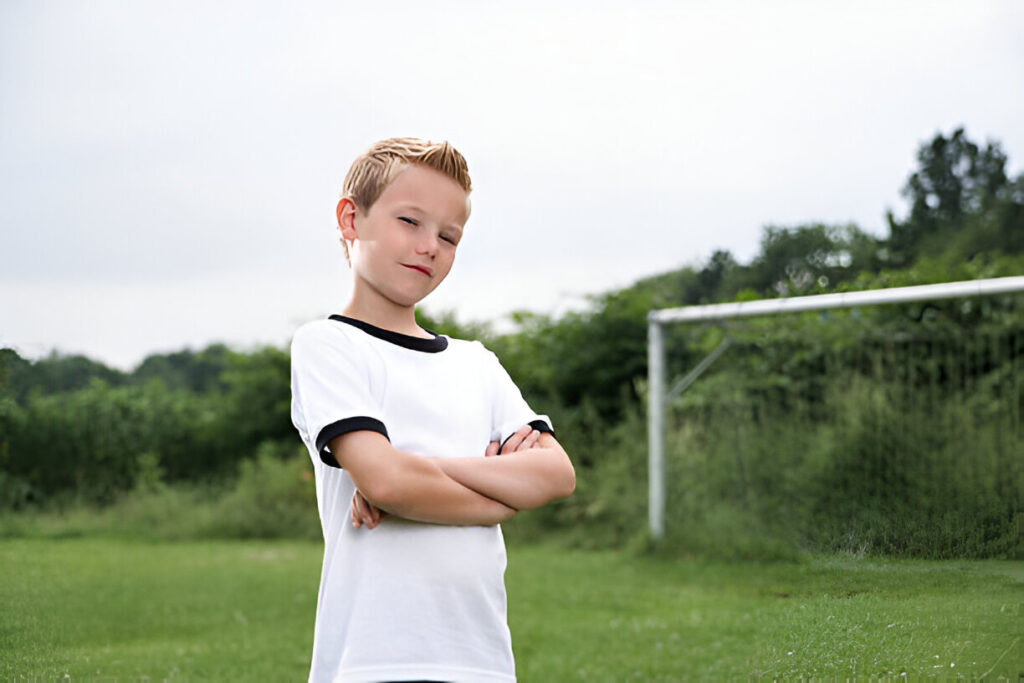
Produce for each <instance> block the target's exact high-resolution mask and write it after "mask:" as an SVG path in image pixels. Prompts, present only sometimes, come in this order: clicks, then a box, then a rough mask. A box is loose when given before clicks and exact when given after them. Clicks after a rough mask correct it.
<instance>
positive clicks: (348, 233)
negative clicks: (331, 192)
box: [336, 197, 357, 240]
mask: <svg viewBox="0 0 1024 683" xmlns="http://www.w3.org/2000/svg"><path fill="white" fill-rule="evenodd" d="M336 213H337V215H338V229H339V230H340V231H341V236H342V238H344V239H347V240H354V239H355V238H356V237H357V235H356V203H355V202H354V201H352V199H351V197H342V198H341V201H339V202H338V208H337V211H336Z"/></svg>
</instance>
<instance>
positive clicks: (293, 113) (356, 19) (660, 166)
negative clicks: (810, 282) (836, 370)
mask: <svg viewBox="0 0 1024 683" xmlns="http://www.w3.org/2000/svg"><path fill="white" fill-rule="evenodd" d="M961 124H962V125H965V126H966V128H967V132H968V135H969V136H970V137H971V139H973V140H975V141H978V142H982V141H984V140H986V139H988V138H991V139H995V140H998V141H1000V142H1001V143H1002V145H1003V149H1004V150H1005V151H1006V152H1007V154H1008V155H1009V156H1010V163H1011V170H1012V171H1013V172H1015V173H1017V172H1020V169H1021V159H1022V158H1024V3H1022V2H1018V1H1017V0H1005V1H974V2H962V1H959V0H956V1H953V0H950V1H943V0H907V1H902V0H901V1H900V2H891V1H885V2H858V3H850V2H842V3H840V2H821V1H820V0H818V1H812V0H808V1H806V2H772V3H766V2H758V1H751V2H737V1H731V2H730V1H726V2H711V1H710V0H708V1H706V2H703V1H702V2H632V3H627V2H595V1H590V2H584V1H578V2H577V1H567V2H558V1H556V0H548V1H547V2H533V1H527V2H518V3H508V4H503V5H497V4H496V3H474V2H469V1H468V0H466V1H464V2H455V1H452V2H443V3H438V2H415V1H412V0H396V1H394V2H390V3H368V2H362V3H349V2H326V1H322V2H294V3H286V2H260V1H252V0H250V1H247V2H207V1H205V0H204V1H191V2H182V1H178V2H173V3H156V2H138V1H137V0H125V1H122V2H112V1H108V0H94V1H91V2H81V1H79V0H67V1H66V2H58V1H50V2H43V1H40V0H3V2H2V3H0V181H2V182H0V345H8V346H13V347H14V348H16V349H18V350H19V351H20V352H21V353H23V354H26V355H29V356H33V357H34V356H38V355H40V354H43V353H46V352H48V351H49V350H50V349H52V348H54V347H56V348H57V349H59V350H60V351H62V352H67V353H72V352H80V353H85V354H87V355H89V356H91V357H93V358H96V359H99V360H102V361H104V362H107V363H110V364H112V365H115V366H118V367H122V368H129V367H131V366H133V365H134V364H136V363H138V362H139V361H140V360H141V359H142V358H143V357H144V356H145V355H147V354H148V353H152V352H157V351H172V350H178V349H181V348H184V347H186V346H191V347H192V348H200V347H203V346H205V345H207V344H209V343H212V342H214V341H224V342H227V343H229V344H232V345H234V346H236V347H239V348H249V347H252V346H254V345H256V344H264V343H269V344H274V345H277V346H283V345H284V344H286V343H287V341H288V339H289V337H290V334H291V332H292V331H293V330H294V328H295V327H296V326H297V325H298V324H300V323H301V322H304V321H305V320H308V319H311V318H315V317H319V316H321V315H324V314H327V313H330V312H334V311H337V310H339V309H340V308H341V307H342V306H343V305H344V303H345V301H346V300H347V296H348V292H349V289H348V287H349V286H348V277H349V276H348V270H347V268H346V267H345V265H344V258H343V256H342V252H341V249H340V247H339V246H338V244H337V237H336V233H335V232H334V230H333V210H334V204H335V202H336V201H337V195H338V191H339V190H340V186H341V181H342V179H343V177H344V174H345V172H346V170H347V168H348V164H349V163H350V161H351V160H352V158H354V157H355V156H356V155H357V154H358V153H360V152H361V151H362V150H363V149H365V148H366V147H367V146H368V145H369V144H370V143H371V142H373V141H374V140H377V139H380V138H384V137H390V136H393V135H417V136H420V137H427V138H432V139H449V140H451V141H452V142H453V143H454V144H455V145H456V146H457V147H458V148H459V149H460V150H461V151H462V152H463V153H464V154H465V155H466V157H467V159H468V160H469V164H470V172H471V174H472V176H473V182H474V186H475V191H474V194H473V217H472V219H471V220H470V222H469V224H468V226H467V233H466V239H465V240H464V241H463V243H462V245H461V246H460V247H459V252H460V253H459V256H458V258H457V259H456V264H455V268H454V270H453V272H452V275H451V276H450V277H449V279H448V281H447V282H445V283H444V284H443V285H442V286H441V288H440V289H439V290H438V291H437V292H435V293H434V294H433V295H432V296H431V297H430V298H428V299H427V301H426V308H427V310H428V311H431V310H432V311H435V312H437V311H441V310H454V311H456V312H457V313H458V315H459V317H460V319H463V320H488V319H489V320H494V319H498V318H499V317H500V316H502V315H503V314H505V313H507V312H508V311H510V310H514V309H524V308H525V309H530V310H534V311H540V312H558V311H561V310H565V309H566V308H568V307H572V306H577V305H579V302H580V298H581V296H583V295H586V294H591V293H598V292H601V291H606V290H609V289H612V288H616V287H621V286H625V285H628V284H629V283H631V282H633V281H634V280H636V279H638V278H640V277H643V276H646V275H651V274H654V273H658V272H662V271H665V270H669V269H673V268H678V267H681V266H683V265H697V264H700V263H702V262H703V261H704V260H705V259H706V258H707V257H708V256H709V255H710V254H711V252H712V250H714V249H715V248H726V249H729V250H731V251H732V252H733V254H734V255H735V256H736V257H737V258H738V259H739V260H741V261H743V262H746V261H747V260H749V259H750V258H751V257H752V256H753V255H754V254H755V253H756V252H757V250H758V243H759V239H760V236H761V229H762V226H764V225H766V224H774V225H797V224H800V223H807V222H814V221H823V222H827V223H843V222H848V221H853V222H855V223H857V224H858V225H859V226H860V227H861V228H863V229H865V230H868V231H870V232H873V233H875V234H878V235H883V234H885V227H884V226H885V222H884V213H885V210H886V209H887V208H892V209H894V210H895V211H896V212H897V213H898V214H901V213H902V212H903V211H904V205H903V203H902V201H901V199H900V196H899V189H900V187H901V186H902V184H903V182H904V181H905V179H906V177H907V175H908V174H909V173H910V171H911V169H912V168H913V166H914V153H915V151H916V149H917V146H918V145H919V144H920V143H921V142H922V141H924V140H926V139H929V138H930V137H931V136H933V135H934V134H935V133H936V132H938V131H942V132H944V133H947V134H948V133H949V132H951V131H952V130H953V129H954V128H955V127H956V126H958V125H961Z"/></svg>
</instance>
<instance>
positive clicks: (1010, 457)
mask: <svg viewBox="0 0 1024 683" xmlns="http://www.w3.org/2000/svg"><path fill="white" fill-rule="evenodd" d="M1021 293H1024V277H1004V278H996V279H986V280H974V281H968V282H952V283H945V284H935V285H924V286H914V287H899V288H890V289H881V290H872V291H860V292H847V293H837V294H822V295H814V296H802V297H790V298H780V299H764V300H758V301H745V302H739V303H726V304H712V305H705V306H688V307H683V308H673V309H663V310H655V311H651V312H650V313H649V314H648V363H649V369H648V438H649V441H648V489H649V501H648V505H649V507H648V517H649V519H648V522H649V526H650V532H651V535H652V537H653V538H654V539H655V540H661V539H663V538H664V537H665V534H666V505H668V506H669V510H672V508H673V506H676V507H679V508H680V509H681V511H680V512H679V513H678V514H676V515H672V517H673V519H675V520H676V521H673V522H672V523H671V524H670V530H671V526H672V524H676V523H677V522H678V525H679V526H685V525H687V524H695V525H699V524H705V528H706V534H709V535H710V536H712V537H713V536H714V535H715V534H719V533H733V530H735V529H741V530H743V529H749V530H750V532H751V533H752V534H756V533H761V532H760V531H758V530H760V529H769V528H770V529H775V530H778V529H786V530H787V533H793V534H794V535H795V536H799V537H800V538H796V539H795V540H796V542H798V543H803V542H808V539H810V542H809V544H810V545H814V542H815V541H816V542H818V545H819V546H820V545H822V539H823V538H826V535H827V534H831V535H830V536H827V538H829V539H832V541H830V543H831V547H835V546H836V543H837V542H836V541H835V539H836V538H839V537H841V536H843V535H844V534H845V535H846V536H848V537H849V541H850V543H852V544H857V543H860V544H862V545H868V546H873V547H877V546H878V545H880V544H890V545H892V546H893V547H897V548H899V547H903V546H901V545H900V544H903V545H904V546H905V545H906V544H907V543H908V541H907V540H906V539H907V538H911V539H914V538H920V537H921V534H923V533H924V530H925V529H931V528H932V527H934V526H935V525H940V526H941V525H945V526H946V527H947V528H946V530H945V532H943V533H944V534H945V535H944V536H942V538H943V539H946V540H934V539H935V538H939V536H940V535H941V534H933V537H934V538H933V540H932V541H930V542H931V543H932V544H933V545H934V546H935V547H936V548H938V550H934V551H929V552H931V554H937V555H941V554H942V553H944V552H949V553H951V554H955V553H956V552H957V549H956V548H946V546H948V545H950V544H955V543H959V542H961V540H957V539H965V538H967V536H969V535H970V534H966V533H965V529H967V528H968V527H970V528H971V529H975V528H976V527H979V526H980V527H984V528H982V529H981V530H980V531H977V532H976V533H974V531H972V533H974V535H973V536H970V538H972V539H974V540H969V539H968V540H963V541H962V542H963V543H974V544H975V545H977V544H982V545H983V544H984V543H989V545H990V546H992V544H994V543H996V541H993V540H991V539H992V538H995V537H996V536H999V534H1000V533H1002V534H1003V535H1004V536H1005V535H1006V534H1007V533H1009V532H1007V529H1008V528H1011V527H1013V526H1014V525H1019V524H1020V523H1021V521H1022V519H1024V516H1022V514H1021V511H1020V496H1021V486H1022V482H1024V479H1022V476H1024V474H1022V469H1024V468H1022V465H1021V463H1024V429H1022V427H1021V421H1022V403H1024V400H1022V395H1024V297H1021ZM667 350H669V351H671V352H672V353H671V354H667V353H666V351H667ZM724 354H728V355H727V356H726V358H725V359H723V360H721V361H719V358H721V357H722V356H723V355H724ZM716 361H719V362H717V363H716ZM687 370H688V371H687ZM684 371H686V372H684ZM670 373H672V374H679V375H682V376H681V377H680V378H679V379H677V380H675V381H674V382H673V383H672V385H671V386H669V384H668V381H667V378H668V377H669V375H670ZM698 378H700V381H699V382H698V381H697V380H698ZM854 499H856V500H854ZM697 518H700V519H697ZM890 518H891V519H890ZM723 519H727V520H731V521H730V522H728V523H726V522H723V521H722V520H723ZM886 520H888V521H886ZM887 524H888V525H889V526H886V525H887ZM894 525H896V526H899V527H900V529H896V526H894ZM819 527H820V528H819ZM995 527H998V529H995ZM894 529H896V530H894ZM993 529H995V530H993ZM1000 529H1001V530H1002V531H1000ZM868 530H870V533H869V531H868ZM929 533H930V532H929ZM915 534H917V536H915ZM950 539H953V540H950ZM979 539H981V540H979ZM985 539H989V540H987V541H986V540H985ZM999 542H1000V543H1004V545H1005V541H999ZM943 544H945V545H943ZM824 545H829V543H824ZM940 546H941V547H940ZM972 547H973V546H972ZM979 547H980V546H979ZM993 547H994V546H993ZM1000 547H1002V546H1000ZM943 548H945V550H943ZM961 550H962V549H961ZM979 552H980V551H979ZM1011 552H1012V551H1011ZM925 554H928V553H927V552H926V553H925Z"/></svg>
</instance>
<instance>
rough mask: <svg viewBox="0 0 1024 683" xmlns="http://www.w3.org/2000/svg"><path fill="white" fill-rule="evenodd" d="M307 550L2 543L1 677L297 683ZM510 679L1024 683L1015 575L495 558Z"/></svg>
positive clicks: (855, 565)
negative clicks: (503, 579)
mask: <svg viewBox="0 0 1024 683" xmlns="http://www.w3.org/2000/svg"><path fill="white" fill-rule="evenodd" d="M319 562H320V547H319V546H318V545H316V544H312V543H304V542H288V541H273V542H271V541H259V542H242V541H238V542H207V543H200V542H188V543H152V542H143V541H129V540H115V539H109V538H72V539H62V540H45V539H16V540H4V541H0V680H2V681H27V680H36V679H46V680H55V679H62V680H71V681H74V680H108V681H113V680H149V681H160V680H165V679H169V680H174V679H178V680H197V679H205V680H217V681H231V680H252V681H264V680H274V681H286V680H302V679H304V678H305V674H306V667H307V663H308V656H309V648H310V639H311V629H312V623H313V612H314V609H315V604H316V586H317V578H318V572H319ZM507 584H508V589H509V603H510V608H509V621H510V623H511V626H512V633H513V641H514V643H515V647H516V656H517V662H518V667H519V674H520V679H521V680H522V681H526V682H530V681H584V680H585V681H628V680H636V681H658V680H661V681H669V680H673V681H674V680H681V679H699V680H718V679H727V678H745V679H749V678H764V679H772V678H778V677H782V678H801V677H802V678H810V677H814V678H828V679H833V678H848V677H857V678H869V677H871V676H877V677H883V678H885V677H888V678H901V677H902V676H903V674H906V675H907V676H909V677H911V678H917V677H922V676H935V677H942V678H951V677H958V676H962V677H966V678H971V679H975V678H979V677H987V678H988V679H989V680H999V679H1010V680H1017V679H1018V677H1019V676H1021V675H1022V674H1024V654H1022V650H1024V648H1022V642H1021V636H1022V632H1024V621H1022V618H1021V617H1022V615H1021V598H1022V595H1024V592H1022V591H1024V563H1021V562H996V561H983V562H973V561H972V562H968V561H955V562H924V561H889V560H876V559H855V558H846V557H823V558H811V559H808V560H806V561H804V562H800V563H786V564H723V563H708V562H703V561H697V560H692V561H680V560H666V559H659V558H655V557H641V558H637V557H633V556H629V555H625V554H619V553H612V552H574V551H566V550H562V549H557V548H551V547H544V546H513V547H511V548H510V550H509V570H508V575H507Z"/></svg>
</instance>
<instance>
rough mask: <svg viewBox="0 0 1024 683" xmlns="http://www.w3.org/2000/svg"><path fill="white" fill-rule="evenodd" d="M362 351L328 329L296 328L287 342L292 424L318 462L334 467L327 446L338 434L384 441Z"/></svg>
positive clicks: (375, 379) (371, 374) (375, 380)
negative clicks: (366, 432)
mask: <svg viewBox="0 0 1024 683" xmlns="http://www.w3.org/2000/svg"><path fill="white" fill-rule="evenodd" d="M373 360H374V359H372V358H369V357H368V356H367V353H366V348H365V347H363V346H362V345H360V344H356V343H353V342H352V340H351V339H350V338H349V337H348V336H347V335H345V334H344V332H343V331H341V330H338V329H332V328H330V327H323V326H321V327H314V326H308V327H304V328H300V330H299V331H298V332H297V333H296V334H295V337H294V338H293V340H292V352H291V362H292V422H293V423H294V424H295V427H296V429H298V430H299V434H300V435H301V436H302V439H303V441H305V442H306V445H307V447H310V448H311V449H315V450H316V452H317V453H318V454H319V456H320V459H321V460H322V461H323V462H324V463H325V464H327V465H330V466H331V467H339V465H338V462H337V460H336V459H335V457H334V455H333V454H331V452H330V447H329V444H330V442H331V440H332V439H335V438H337V437H339V436H341V435H342V434H347V433H348V432H354V431H362V430H369V431H373V432H378V433H380V434H383V435H384V436H385V437H387V436H388V431H387V428H386V427H385V426H384V421H383V419H382V414H381V410H380V402H379V401H378V400H377V399H375V398H374V392H373V388H374V385H375V384H379V383H380V382H381V381H382V378H381V377H379V376H375V375H377V374H379V373H378V372H375V368H374V366H375V365H376V364H375V363H373V362H372V361H373Z"/></svg>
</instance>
